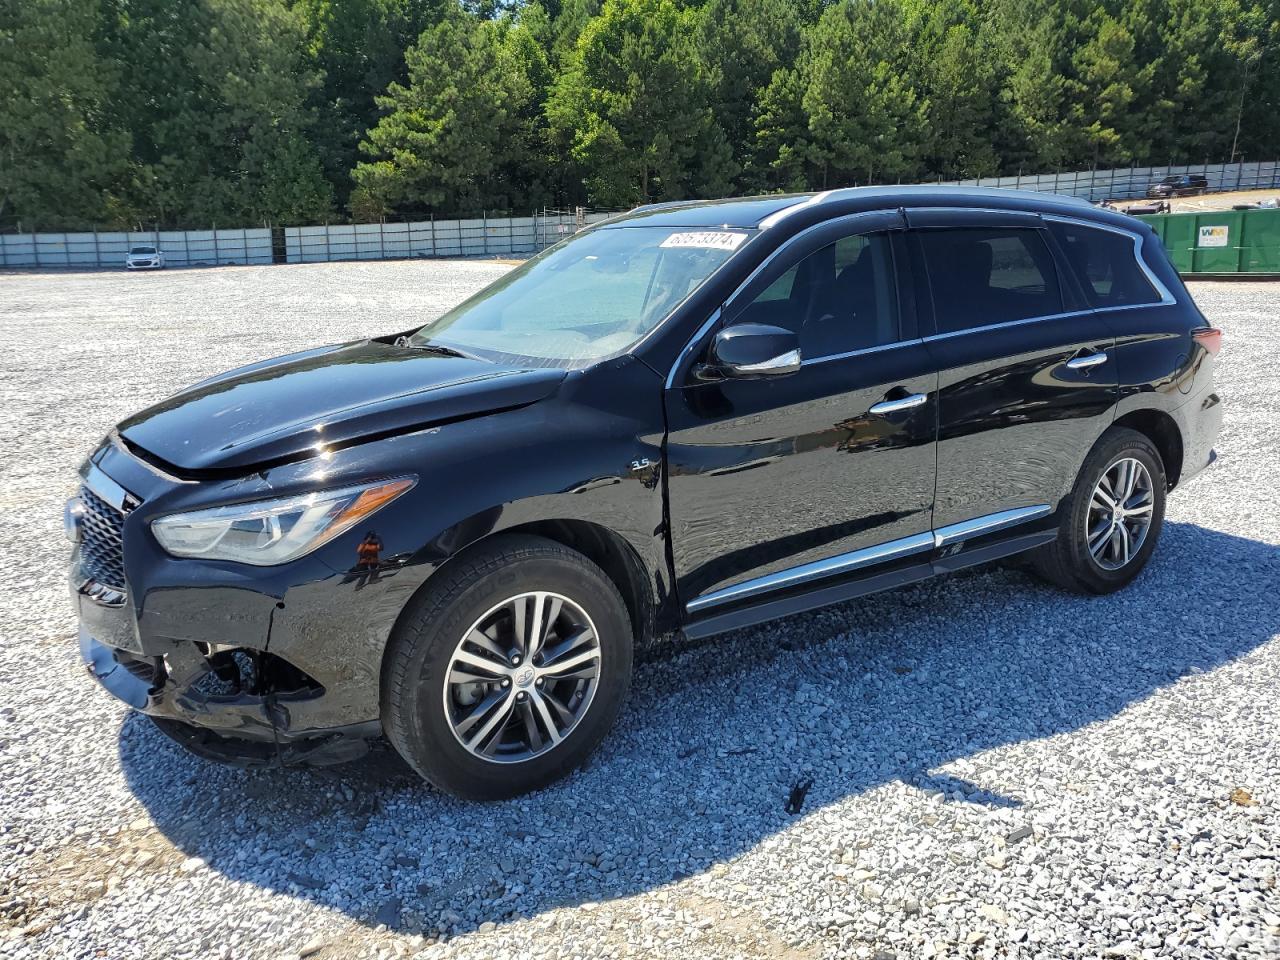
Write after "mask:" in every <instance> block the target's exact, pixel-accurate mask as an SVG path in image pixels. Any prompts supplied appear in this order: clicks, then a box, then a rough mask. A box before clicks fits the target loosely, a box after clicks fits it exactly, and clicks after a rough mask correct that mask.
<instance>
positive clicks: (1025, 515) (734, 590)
mask: <svg viewBox="0 0 1280 960" xmlns="http://www.w3.org/2000/svg"><path fill="white" fill-rule="evenodd" d="M1052 512H1053V508H1052V507H1051V506H1049V504H1047V503H1040V504H1036V505H1035V506H1030V507H1016V508H1014V509H1012V510H1001V511H999V512H997V513H988V514H984V515H983V516H980V517H974V518H973V519H971V520H964V521H961V522H960V523H951V524H947V525H946V526H945V527H939V528H938V529H937V530H932V531H930V532H928V533H917V534H912V535H911V536H909V537H901V538H899V539H897V540H889V541H886V542H885V543H880V544H877V545H875V546H873V547H864V548H863V549H861V550H853V551H851V552H849V553H842V554H838V555H837V556H834V557H828V558H827V559H825V560H814V561H813V562H811V563H802V564H800V565H799V566H795V567H788V568H787V569H785V570H779V571H777V572H776V573H769V574H765V575H764V576H762V577H754V578H752V579H750V580H744V581H742V582H741V583H735V584H733V585H731V586H728V587H723V588H722V589H720V590H714V591H712V592H711V593H706V594H703V595H702V596H700V597H695V598H694V599H693V600H690V601H689V602H688V603H687V604H685V610H686V611H687V612H689V613H691V614H692V613H698V612H699V611H701V610H705V609H707V608H709V607H716V606H719V605H721V604H723V603H728V602H730V601H733V600H741V599H744V598H746V597H754V596H757V595H759V594H762V593H772V592H773V591H775V590H780V589H783V588H784V587H793V586H797V585H799V584H802V583H810V582H812V581H814V580H823V579H826V578H827V577H832V576H836V575H838V574H841V573H849V572H851V571H854V570H859V569H862V568H863V567H869V566H874V565H875V564H879V563H886V562H888V561H890V560H897V559H899V558H901V557H909V556H912V555H914V554H917V553H925V552H926V551H929V550H937V549H940V548H942V547H944V546H948V545H950V544H954V543H960V542H962V541H964V540H967V539H969V538H971V537H977V536H983V535H986V534H989V533H996V532H998V531H1000V530H1007V529H1009V528H1010V527H1015V526H1018V525H1019V524H1023V523H1028V522H1030V521H1032V520H1037V519H1039V518H1041V517H1046V516H1048V515H1049V514H1050V513H1052Z"/></svg>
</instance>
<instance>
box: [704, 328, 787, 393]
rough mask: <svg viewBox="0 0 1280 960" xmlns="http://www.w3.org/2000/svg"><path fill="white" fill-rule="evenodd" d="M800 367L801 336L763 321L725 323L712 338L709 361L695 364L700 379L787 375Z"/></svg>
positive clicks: (750, 378) (744, 378) (749, 378)
mask: <svg viewBox="0 0 1280 960" xmlns="http://www.w3.org/2000/svg"><path fill="white" fill-rule="evenodd" d="M799 369H800V338H799V337H798V336H797V335H796V334H795V333H794V332H793V331H791V330H783V329H782V328H781V327H770V326H766V325H765V324H762V323H740V324H737V325H736V326H732V327H725V329H723V330H721V331H720V332H719V333H717V334H716V337H715V339H714V340H713V341H712V342H711V349H710V351H709V352H708V356H707V362H706V363H703V364H699V365H698V366H697V367H695V368H694V376H696V377H697V378H698V379H699V380H755V379H760V378H762V377H784V376H786V375H787V374H791V373H795V372H796V371H797V370H799Z"/></svg>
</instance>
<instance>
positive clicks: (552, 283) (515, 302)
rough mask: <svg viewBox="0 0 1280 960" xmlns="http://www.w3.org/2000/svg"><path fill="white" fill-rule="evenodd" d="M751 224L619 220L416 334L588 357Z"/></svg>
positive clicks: (649, 320)
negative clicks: (629, 223) (722, 226)
mask: <svg viewBox="0 0 1280 960" xmlns="http://www.w3.org/2000/svg"><path fill="white" fill-rule="evenodd" d="M751 232H752V231H749V230H699V229H695V228H689V227H684V228H679V227H619V228H613V229H601V230H591V231H589V232H587V233H581V234H578V235H577V236H575V237H572V238H570V239H569V240H567V241H565V242H563V243H561V244H558V245H556V246H554V247H552V248H551V249H550V250H548V251H546V252H545V253H543V254H541V255H539V256H537V257H535V258H533V259H532V260H530V261H528V262H527V263H525V264H524V265H523V266H521V267H519V268H517V269H515V270H513V271H511V272H510V273H508V274H507V275H506V276H504V277H503V278H502V279H501V280H498V281H497V282H495V283H493V284H490V285H489V286H488V287H486V288H485V289H483V290H481V291H480V292H479V293H477V294H476V295H475V296H473V297H472V298H471V299H469V300H467V301H465V302H464V303H462V304H461V305H459V306H457V307H455V308H454V309H452V310H450V311H449V312H448V313H446V314H445V315H444V316H442V317H440V318H439V319H438V320H435V321H433V322H432V323H429V324H427V325H426V326H425V327H423V328H422V329H421V330H419V331H418V332H417V333H415V334H414V335H413V336H412V337H411V338H410V341H409V342H410V344H411V345H416V346H425V345H427V344H429V343H430V344H439V345H442V346H447V347H453V348H455V349H458V350H461V351H464V352H467V353H473V354H478V355H480V356H483V357H486V358H488V359H496V360H501V361H504V362H512V361H513V360H514V361H515V362H528V361H530V360H532V361H534V362H535V363H536V364H537V365H539V366H560V367H578V366H583V365H585V364H587V363H591V362H594V361H596V360H600V359H603V358H604V357H608V356H612V355H613V354H616V353H620V352H622V351H623V350H626V349H627V348H629V347H630V346H631V345H632V344H634V343H636V342H637V341H638V340H640V339H641V338H642V337H643V336H644V335H645V334H647V333H649V331H651V330H653V329H654V328H655V327H656V326H657V325H658V324H659V323H661V322H662V320H663V319H665V318H666V317H667V316H668V315H669V314H670V313H671V311H672V310H673V309H674V308H675V307H676V306H677V305H679V304H680V303H681V302H683V301H684V300H685V299H686V298H687V297H688V296H689V295H690V294H692V293H693V292H694V291H695V290H697V289H698V287H700V286H702V284H703V283H704V282H706V280H707V278H708V277H710V276H711V275H712V274H713V273H715V271H716V270H717V269H719V267H720V266H721V265H723V264H724V263H725V261H726V260H728V259H729V257H731V256H732V255H733V253H734V251H736V250H738V249H739V248H740V247H741V246H742V244H743V243H744V242H746V240H747V238H748V237H749V236H750V235H751Z"/></svg>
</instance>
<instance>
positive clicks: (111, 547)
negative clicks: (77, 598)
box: [80, 487, 124, 593]
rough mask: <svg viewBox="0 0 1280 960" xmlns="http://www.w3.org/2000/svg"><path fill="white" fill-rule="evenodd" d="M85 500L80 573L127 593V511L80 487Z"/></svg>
mask: <svg viewBox="0 0 1280 960" xmlns="http://www.w3.org/2000/svg"><path fill="white" fill-rule="evenodd" d="M80 500H81V501H82V502H83V503H84V516H83V517H81V523H80V531H81V539H80V572H81V574H83V575H84V576H85V577H86V578H88V579H90V580H93V581H95V582H97V583H100V584H102V585H103V586H105V587H112V588H114V589H115V590H118V591H120V592H121V593H123V592H124V514H123V513H121V512H120V511H119V510H117V509H116V508H115V507H113V506H112V505H111V504H109V503H107V501H105V500H103V499H102V498H101V497H100V496H98V495H97V494H96V493H94V492H93V491H92V490H90V489H89V488H88V487H81V488H80Z"/></svg>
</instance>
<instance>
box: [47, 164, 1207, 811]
mask: <svg viewBox="0 0 1280 960" xmlns="http://www.w3.org/2000/svg"><path fill="white" fill-rule="evenodd" d="M1219 343H1220V334H1219V332H1218V331H1217V330H1214V329H1212V328H1210V327H1209V326H1208V325H1207V324H1206V323H1205V320H1204V317H1203V316H1202V315H1201V314H1200V312H1199V311H1198V310H1197V309H1196V306H1195V304H1194V303H1192V300H1191V297H1190V296H1188V294H1187V291H1186V289H1185V288H1184V287H1183V285H1182V283H1181V282H1180V280H1179V279H1178V276H1177V274H1176V273H1175V272H1174V270H1173V268H1172V267H1171V266H1170V264H1169V260H1168V258H1167V257H1166V256H1165V253H1164V251H1163V249H1162V247H1161V245H1160V242H1159V240H1158V239H1157V238H1156V237H1155V235H1154V234H1153V233H1152V232H1151V230H1150V229H1149V228H1148V227H1146V226H1145V225H1143V224H1142V223H1140V222H1138V221H1136V220H1133V219H1130V218H1128V217H1125V216H1122V215H1120V214H1116V213H1112V212H1109V211H1105V210H1096V209H1093V208H1091V207H1090V206H1089V205H1088V204H1086V203H1084V202H1079V201H1072V200H1067V199H1062V198H1057V197H1053V196H1047V195H1041V194H1030V193H1017V192H1012V191H1000V190H966V189H956V188H923V187H919V188H917V187H913V188H884V189H881V188H864V189H852V190H838V191H834V192H830V193H823V194H819V195H816V196H772V197H764V198H758V199H748V200H727V201H722V202H711V203H678V204H664V205H658V206H651V207H642V208H639V209H637V210H634V211H632V212H631V213H629V214H626V215H624V216H620V217H618V218H616V219H614V220H611V221H608V222H606V223H603V224H600V225H598V226H596V227H595V228H593V229H590V230H587V231H584V232H582V233H579V234H577V235H576V236H574V237H571V238H569V239H567V240H565V241H564V242H562V243H561V244H559V245H558V246H556V247H554V248H552V249H551V250H549V251H547V252H545V253H543V254H542V255H540V256H538V257H535V258H534V259H533V260H530V261H529V262H528V263H526V264H524V265H523V266H521V267H520V268H518V269H516V270H513V271H512V272H511V273H509V274H507V275H506V276H504V277H503V278H502V279H500V280H498V281H497V282H496V283H494V284H492V285H490V286H489V287H487V288H486V289H484V290H482V291H481V292H480V293H478V294H476V295H475V296H473V297H472V298H471V299H470V300H468V301H466V302H465V303H463V304H462V305H460V306H458V307H455V308H454V309H452V310H450V311H449V312H448V313H446V314H444V315H443V316H442V317H440V318H439V319H437V320H435V321H433V322H431V323H428V324H427V325H426V326H424V327H422V328H421V329H418V330H413V331H408V332H405V333H400V334H394V335H391V336H387V337H383V338H375V339H372V340H364V341H360V342H356V343H347V344H343V345H340V346H332V347H325V348H321V349H315V350H308V351H305V352H302V353H297V354H293V355H291V356H287V357H283V358H280V359H277V360H269V361H265V362H262V363H258V364H254V365H252V366H249V367H245V368H243V369H240V370H237V371H234V372H232V373H227V374H224V375H221V376H218V377H214V378H213V379H210V380H207V381H204V382H203V383H199V384H197V385H195V386H193V387H191V388H189V389H187V390H185V391H183V392H182V393H179V394H177V395H176V396H174V397H171V398H170V399H168V400H166V401H164V402H162V403H160V404H158V405H157V406H154V407H152V408H151V409H149V410H146V411H143V412H142V413H140V414H138V415H136V416H134V417H132V418H130V419H128V420H126V421H124V422H123V423H121V424H120V425H119V427H118V429H117V430H115V431H113V432H112V433H111V435H110V436H109V437H107V438H106V439H105V440H104V441H103V443H102V444H101V445H100V446H99V447H98V448H97V450H96V451H95V452H94V453H93V455H92V456H91V457H90V458H89V460H88V461H87V462H86V463H85V465H84V467H83V487H82V489H81V491H80V493H79V496H78V497H76V498H74V499H73V500H72V501H71V502H70V503H69V504H68V509H67V524H68V531H69V534H70V536H71V537H72V539H73V540H74V541H75V543H76V544H77V546H76V549H75V552H74V556H73V558H72V565H71V586H72V593H73V596H74V598H75V602H76V605H77V607H78V610H79V615H80V623H81V629H80V644H81V649H82V652H83V656H84V659H85V661H86V662H87V664H88V666H89V669H90V671H91V672H92V673H93V674H94V675H95V676H96V677H97V678H98V679H99V680H100V681H101V682H102V683H103V685H105V686H106V687H107V688H108V689H109V690H110V691H111V692H112V693H114V694H115V695H116V696H118V697H120V698H121V699H123V700H124V701H125V702H127V703H128V704H129V705H131V706H132V707H135V708H137V709H138V710H141V711H143V712H144V713H146V714H148V715H150V716H151V717H152V718H153V719H154V720H155V722H156V723H157V724H158V725H159V726H160V728H161V729H162V730H164V731H165V732H166V733H168V734H169V735H170V736H172V737H174V738H175V739H177V740H178V741H179V742H181V743H183V744H184V745H186V746H187V747H189V748H190V749H192V750H193V751H195V752H197V753H199V754H201V755H203V756H207V757H213V758H217V759H221V760H229V761H232V762H238V763H244V764H253V763H268V762H292V761H306V762H312V763H332V762H337V761H341V760H344V759H347V758H350V757H352V756H354V755H356V754H358V753H359V752H361V751H362V750H363V749H364V747H365V741H366V740H367V739H368V738H372V737H376V736H379V735H381V734H384V733H385V735H386V736H387V737H388V738H389V739H390V741H391V743H392V744H393V745H394V746H395V748H396V749H397V750H398V751H399V752H400V753H401V754H402V755H403V756H404V758H405V759H406V760H407V761H408V762H409V763H410V764H411V765H412V766H413V767H414V768H415V769H416V770H418V771H419V772H420V773H421V774H422V775H423V776H424V777H426V778H427V779H428V780H430V781H431V782H432V783H434V784H436V785H438V786H440V787H442V788H444V789H445V790H448V791H451V792H453V793H455V794H458V795H462V796H468V797H497V796H504V795H511V794H515V793H518V792H521V791H524V790H528V789H531V788H534V787H537V786H539V785H542V784H546V783H548V782H549V781H551V780H554V779H555V778H557V777H560V776H562V775H563V774H565V773H566V772H567V771H569V770H570V769H572V768H573V767H574V766H575V765H577V764H579V763H580V762H581V761H582V760H583V759H584V758H585V757H586V756H587V755H588V753H589V752H590V751H591V750H592V749H593V748H594V747H595V746H596V745H597V744H598V743H600V741H601V740H602V739H603V738H604V736H605V734H606V733H607V731H608V730H609V728H610V726H611V725H612V724H613V722H614V719H615V718H616V717H617V715H618V711H619V709H620V707H621V706H622V703H623V700H624V697H625V695H626V691H627V686H628V682H629V680H630V674H631V665H632V656H633V651H634V650H635V649H636V648H638V647H639V646H640V645H643V644H648V643H651V642H652V641H654V639H655V638H658V637H663V636H664V635H667V634H671V633H678V634H683V635H684V636H685V637H691V638H698V637H705V636H707V635H709V634H714V633H719V632H723V631H727V630H733V629H735V628H738V627H743V626H746V625H748V624H753V623H759V622H761V621H764V620H769V619H771V618H775V617H782V616H786V615H788V614H792V613H796V612H798V611H802V610H808V609H811V608H814V607H818V606H821V605H824V604H830V603H836V602H839V601H843V600H848V599H849V598H851V597H857V596H859V595H862V594H866V593H869V592H871V591H875V590H883V589H886V588H889V587H894V586H897V585H900V584H906V583H911V582H913V581H917V580H920V579H922V578H925V577H929V576H932V575H934V574H938V573H945V572H948V571H952V570H956V569H959V568H961V567H966V566H969V565H972V564H977V563H983V562H985V561H990V560H994V559H997V558H1001V557H1007V556H1010V555H1012V554H1017V553H1022V552H1024V551H1025V552H1029V553H1030V555H1031V557H1032V558H1033V562H1034V566H1035V567H1036V568H1037V569H1038V570H1039V571H1041V572H1042V573H1043V575H1044V576H1046V577H1047V578H1049V579H1050V580H1052V581H1054V582H1056V583H1058V584H1061V585H1062V586H1064V587H1067V588H1069V589H1072V590H1077V591H1082V592H1085V593H1106V592H1108V591H1112V590H1116V589H1118V588H1120V587H1122V586H1124V585H1125V584H1127V583H1128V582H1129V581H1130V580H1132V579H1133V578H1134V577H1135V576H1136V575H1137V574H1138V573H1139V571H1140V570H1141V569H1142V568H1143V566H1144V565H1145V564H1146V562H1147V560H1148V558H1149V557H1150V555H1151V552H1152V550H1153V549H1154V548H1155V545H1156V541H1157V538H1158V537H1159V534H1160V526H1161V520H1162V517H1163V514H1164V507H1165V494H1166V492H1167V491H1168V490H1170V489H1172V488H1173V487H1175V486H1176V485H1178V484H1180V483H1185V482H1186V481H1187V479H1188V478H1189V477H1191V476H1192V475H1193V474H1195V473H1196V472H1197V471H1199V470H1200V469H1201V468H1202V467H1204V466H1205V465H1206V464H1207V463H1209V462H1210V461H1211V460H1212V459H1213V454H1212V452H1211V447H1212V444H1213V442H1214V438H1215V437H1216V435H1217V433H1218V429H1219V425H1220V423H1221V417H1222V407H1221V405H1220V404H1219V400H1218V396H1217V394H1216V393H1215V392H1214V385H1213V366H1214V355H1215V354H1216V353H1217V350H1218V347H1219Z"/></svg>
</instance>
